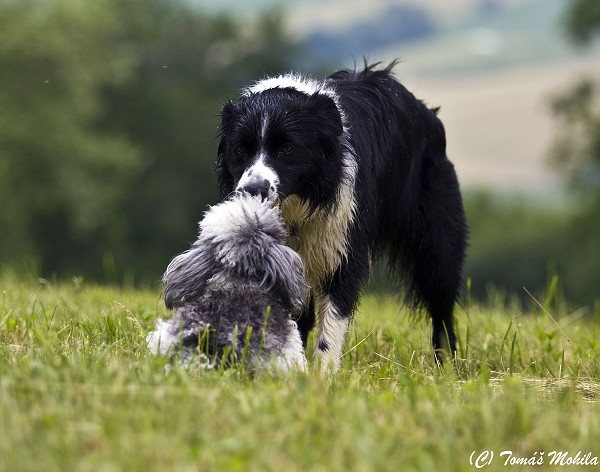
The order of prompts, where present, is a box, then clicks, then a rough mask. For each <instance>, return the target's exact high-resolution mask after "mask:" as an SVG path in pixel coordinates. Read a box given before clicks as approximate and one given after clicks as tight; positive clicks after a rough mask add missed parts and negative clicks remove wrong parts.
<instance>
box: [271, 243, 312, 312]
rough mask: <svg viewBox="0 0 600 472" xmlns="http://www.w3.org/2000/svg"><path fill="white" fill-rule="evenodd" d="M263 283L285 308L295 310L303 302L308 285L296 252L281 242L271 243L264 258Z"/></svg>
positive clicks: (300, 260)
mask: <svg viewBox="0 0 600 472" xmlns="http://www.w3.org/2000/svg"><path fill="white" fill-rule="evenodd" d="M264 270H265V279H264V283H265V285H266V286H267V287H268V288H269V290H271V292H273V293H274V294H275V295H276V296H277V297H278V298H279V299H280V300H281V302H282V303H283V305H284V306H286V308H288V309H290V310H292V311H296V310H299V309H300V308H301V307H302V306H303V305H304V302H305V299H306V293H307V290H308V286H307V285H306V281H305V278H304V266H303V265H302V259H300V256H299V255H298V253H297V252H295V251H294V250H293V249H291V248H289V247H288V246H285V245H283V244H274V245H272V246H271V247H270V248H269V250H268V251H267V253H266V254H265V258H264Z"/></svg>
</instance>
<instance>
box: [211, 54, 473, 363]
mask: <svg viewBox="0 0 600 472" xmlns="http://www.w3.org/2000/svg"><path fill="white" fill-rule="evenodd" d="M377 66H378V65H377V64H375V65H370V66H366V67H365V68H364V69H363V70H360V71H356V70H341V71H338V72H336V73H334V74H332V75H331V76H329V77H328V78H326V79H325V80H313V79H311V78H306V77H303V76H299V75H293V74H289V75H282V76H278V77H273V78H267V79H265V80H261V81H259V82H257V83H256V84H255V85H253V86H251V87H249V88H247V89H245V90H244V91H243V95H242V97H241V98H240V99H239V100H238V101H235V102H229V103H227V104H225V106H224V107H223V110H222V114H221V119H222V123H221V128H220V136H221V140H220V145H219V150H218V160H217V169H218V177H219V181H220V187H221V192H222V194H223V196H226V195H229V194H230V193H231V192H233V191H236V190H237V191H245V192H248V193H251V194H253V195H259V196H261V197H262V198H263V199H265V200H270V201H280V202H281V208H282V213H283V216H284V219H285V221H286V224H287V226H288V231H289V234H290V235H289V237H288V241H287V244H288V245H289V246H290V247H292V248H293V249H294V250H296V251H297V252H298V253H299V254H300V256H301V257H302V261H303V263H304V267H305V271H306V277H307V280H308V283H309V285H310V288H311V293H312V296H311V300H310V301H309V302H308V303H307V305H306V307H305V309H304V311H303V313H302V315H301V317H300V318H299V320H298V325H299V329H300V332H301V334H302V339H303V342H304V343H306V339H307V335H308V332H309V331H310V330H311V329H312V327H313V326H314V325H315V322H316V325H317V330H318V338H317V350H316V357H317V360H318V361H319V362H321V365H322V366H324V367H325V368H330V367H333V368H334V369H337V368H338V367H339V363H340V358H341V355H342V347H343V342H344V338H345V335H346V332H347V329H348V323H349V320H350V318H351V315H352V313H353V311H354V309H355V307H356V305H357V300H358V297H359V292H360V291H361V287H362V284H363V283H364V281H365V279H366V277H367V275H368V273H369V269H370V265H371V263H372V261H373V260H374V259H376V258H385V259H384V260H385V261H386V262H387V264H388V265H389V269H390V273H391V274H392V275H393V276H394V277H395V279H396V280H398V281H399V282H404V286H405V288H406V293H407V295H408V296H409V300H410V301H412V302H413V303H414V304H415V306H417V307H424V308H425V309H427V311H428V312H429V314H430V316H431V318H432V320H433V337H432V340H433V347H434V349H435V351H436V352H437V351H438V350H440V349H443V348H445V347H446V348H448V349H449V351H450V352H451V353H455V352H456V336H455V331H454V323H453V309H454V304H455V302H456V300H457V295H458V292H459V289H460V286H461V272H462V266H463V260H464V255H465V249H466V239H467V226H466V221H465V216H464V212H463V206H462V198H461V194H460V190H459V184H458V180H457V177H456V173H455V171H454V167H453V165H452V164H451V162H450V161H449V160H448V158H447V156H446V138H445V132H444V127H443V125H442V123H441V121H440V120H439V119H438V117H437V109H433V110H432V109H429V108H428V107H426V106H425V105H424V104H423V103H422V102H421V101H419V100H417V99H416V98H415V97H414V96H413V95H412V94H411V93H410V92H409V91H408V90H407V89H406V88H405V87H404V86H402V85H401V84H400V83H399V82H398V81H396V80H395V79H394V77H393V75H392V68H393V66H394V64H391V65H390V66H388V67H386V68H383V69H380V68H378V67H377ZM315 312H316V315H315Z"/></svg>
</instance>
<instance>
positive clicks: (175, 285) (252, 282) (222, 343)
mask: <svg viewBox="0 0 600 472" xmlns="http://www.w3.org/2000/svg"><path fill="white" fill-rule="evenodd" d="M286 237H287V233H286V231H285V229H284V223H283V220H282V218H281V215H280V211H279V209H278V208H276V207H274V206H273V204H272V203H271V202H267V201H262V200H261V198H260V197H251V196H250V195H249V194H245V193H239V194H235V195H233V197H232V198H231V199H229V200H227V201H224V202H222V203H220V204H219V205H216V206H213V207H211V208H210V209H209V210H208V211H207V212H206V213H205V215H204V218H203V220H202V221H201V222H200V233H199V236H198V240H197V241H196V242H195V243H194V244H193V245H192V247H191V248H190V249H189V250H188V251H186V252H184V253H183V254H180V255H179V256H177V257H175V258H174V259H173V260H172V261H171V263H170V264H169V266H168V267H167V270H166V272H165V274H164V277H163V283H164V296H165V304H166V305H167V307H168V308H177V311H176V313H175V315H174V316H173V318H171V319H170V320H166V321H163V320H159V321H158V323H157V326H156V329H155V330H154V331H153V332H151V333H150V334H149V335H148V338H147V341H148V347H149V348H150V350H151V351H152V352H153V353H155V354H158V353H160V354H174V353H177V352H180V353H181V354H182V357H183V360H184V362H187V363H189V362H199V363H200V364H202V365H203V366H205V367H209V368H212V367H216V366H217V365H219V363H220V362H221V361H222V360H223V356H224V354H225V353H227V352H229V353H230V355H229V356H227V359H226V360H231V359H232V358H233V359H236V360H237V361H242V360H244V362H245V364H246V366H249V367H252V368H259V369H263V368H267V367H275V368H277V369H279V370H284V371H286V370H289V369H291V368H299V369H304V368H305V367H306V357H305V355H304V349H303V347H302V341H301V339H300V334H299V332H298V329H297V326H296V323H295V322H294V321H293V320H292V317H297V316H298V315H299V313H300V311H301V310H302V306H303V304H304V302H305V297H306V291H307V285H306V282H305V279H304V269H303V266H302V261H301V259H300V256H299V255H298V254H297V253H296V252H294V251H293V250H292V249H290V248H289V247H287V246H285V239H286ZM228 350H229V351H228Z"/></svg>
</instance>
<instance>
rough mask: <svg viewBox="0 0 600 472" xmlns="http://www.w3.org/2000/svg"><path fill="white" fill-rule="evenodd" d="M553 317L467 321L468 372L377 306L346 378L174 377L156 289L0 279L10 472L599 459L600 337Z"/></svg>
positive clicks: (580, 319) (420, 329) (463, 319)
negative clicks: (551, 456) (554, 455)
mask: <svg viewBox="0 0 600 472" xmlns="http://www.w3.org/2000/svg"><path fill="white" fill-rule="evenodd" d="M550 302H551V300H550V301H548V300H546V299H543V300H541V301H540V303H541V305H542V307H544V305H545V304H546V305H548V306H547V307H546V308H539V309H537V310H534V311H533V312H531V313H523V312H522V311H520V308H519V307H518V306H516V305H515V306H511V305H510V304H509V305H508V307H507V306H505V305H504V304H500V303H497V304H493V305H492V306H489V307H488V306H481V305H478V304H474V303H469V304H467V305H466V306H463V307H461V308H459V309H458V310H457V318H458V320H457V327H458V334H459V340H460V348H459V356H458V357H459V358H458V359H457V361H456V362H455V363H452V362H446V363H445V364H444V365H443V366H438V365H436V363H435V361H434V359H433V355H432V353H431V350H430V346H429V338H430V333H429V330H430V326H429V324H428V323H427V322H426V321H425V320H421V319H419V318H416V319H415V318H414V317H411V316H410V314H409V313H408V311H407V310H406V309H404V308H403V307H402V306H401V305H400V304H398V303H397V302H395V301H394V300H393V299H391V298H388V297H377V296H374V295H368V296H366V297H365V298H364V300H363V303H362V304H361V307H360V310H359V312H358V313H357V315H356V318H355V321H354V323H353V324H352V327H351V332H350V335H349V337H348V341H347V343H346V346H345V355H344V357H343V361H342V367H341V370H340V372H339V373H338V375H337V376H336V377H335V378H334V379H331V380H327V379H323V378H322V377H321V376H320V375H319V374H318V373H317V372H313V371H312V370H311V371H309V372H308V373H298V374H293V375H291V376H288V377H278V376H276V375H271V374H263V375H257V376H251V375H247V373H245V372H243V370H241V369H237V370H235V369H232V370H228V371H223V372H207V371H200V370H193V369H192V370H184V369H181V368H178V367H177V366H175V368H173V369H171V370H170V371H169V373H168V374H167V373H166V370H165V366H166V365H167V363H168V360H167V359H163V358H153V357H151V356H150V355H149V354H148V352H147V350H146V346H145V336H146V334H147V332H148V331H149V330H150V329H152V327H153V325H154V322H155V319H156V317H157V316H166V315H167V311H166V310H165V308H164V306H163V304H162V300H161V299H160V296H159V293H158V291H157V290H132V289H127V290H126V289H119V288H114V287H113V288H111V287H99V286H93V285H87V284H85V283H83V282H82V281H81V280H78V279H76V280H74V281H73V282H70V283H54V282H48V281H41V282H39V281H36V280H30V281H22V280H16V279H14V278H10V277H4V278H0V470H6V471H20V470H31V471H33V470H36V471H37V470H44V471H65V470H82V471H86V470H89V471H96V470H128V471H135V470H145V471H148V470H161V471H164V470H178V471H179V470H203V471H204V470H215V471H217V470H218V471H223V470H240V471H246V470H251V471H252V470H256V471H263V470H274V471H275V470H277V471H280V470H286V471H288V470H289V471H300V470H302V471H304V470H356V471H365V470H367V471H368V470H393V471H398V470H403V471H404V470H470V469H471V466H470V465H469V457H470V455H471V453H472V452H473V451H474V450H476V451H481V450H484V449H487V450H492V451H495V453H496V454H498V453H499V452H501V451H503V450H512V451H513V452H514V453H515V455H521V456H526V455H527V456H530V455H532V454H533V453H534V452H536V451H540V452H546V453H548V452H550V451H552V450H564V451H570V452H571V453H572V454H573V455H574V454H576V453H577V452H578V451H580V450H581V451H584V452H585V453H587V452H589V451H591V452H592V453H594V455H596V456H598V455H600V449H598V444H600V405H599V404H598V399H599V396H600V326H599V321H598V319H588V318H587V317H585V316H580V314H579V313H577V312H575V313H568V312H553V311H552V303H550ZM309 355H310V353H309ZM442 465H443V466H442ZM491 469H492V470H500V469H502V470H504V469H505V467H504V466H503V464H502V462H501V461H500V460H496V461H495V462H494V463H493V464H492V466H491Z"/></svg>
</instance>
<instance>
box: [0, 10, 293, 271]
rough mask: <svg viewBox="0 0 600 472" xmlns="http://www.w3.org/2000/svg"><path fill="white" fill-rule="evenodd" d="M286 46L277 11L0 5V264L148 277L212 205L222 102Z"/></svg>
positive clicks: (284, 60) (267, 68)
mask: <svg viewBox="0 0 600 472" xmlns="http://www.w3.org/2000/svg"><path fill="white" fill-rule="evenodd" d="M298 51H299V49H298V47H297V46H296V45H295V43H294V42H293V41H291V40H290V39H289V38H287V37H286V36H285V33H284V31H283V28H282V21H281V15H279V14H277V13H272V14H267V15H264V16H262V17H261V18H260V19H258V20H256V21H248V20H246V21H244V23H243V24H242V23H241V21H236V20H235V19H232V18H228V17H223V16H220V17H207V16H205V15H203V14H202V12H201V11H199V10H197V9H194V8H192V7H191V6H190V5H189V4H188V3H187V2H184V1H182V0H181V1H177V0H173V1H165V0H127V1H121V0H104V1H102V2H85V1H81V0H41V1H40V0H23V1H15V0H0V83H2V84H3V86H2V87H1V88H0V201H2V212H0V228H2V229H1V230H0V261H2V262H5V263H8V264H11V265H19V264H21V263H22V262H23V260H24V259H30V260H33V261H35V262H36V263H37V264H39V265H40V266H41V273H42V274H48V273H52V272H57V273H58V274H60V275H68V274H71V273H76V274H85V275H88V276H92V277H95V278H98V277H100V278H101V277H102V276H104V275H106V276H108V277H109V278H111V279H112V278H113V277H115V268H114V266H115V264H116V266H118V267H119V270H118V271H117V272H121V274H120V276H122V271H123V270H124V269H127V270H128V271H129V272H130V273H135V277H136V279H138V280H140V279H141V280H156V279H157V278H158V276H159V275H160V273H161V271H162V270H163V269H164V267H165V265H166V263H167V262H168V261H169V259H170V257H172V256H173V255H174V254H175V253H176V252H177V251H181V250H183V249H185V248H186V247H187V245H188V244H189V242H190V241H191V240H193V239H194V237H195V232H196V222H197V220H198V219H199V218H200V216H201V213H202V210H203V209H204V207H205V206H206V204H207V203H211V202H214V201H215V200H216V198H217V192H216V184H215V181H214V172H213V167H214V160H215V155H216V139H215V137H216V132H217V126H218V113H219V110H220V107H221V104H222V103H223V102H224V101H225V100H226V98H227V97H235V96H237V95H238V93H239V88H240V87H241V86H242V85H243V84H245V83H248V82H249V81H250V80H254V79H256V78H257V77H261V76H262V75H264V74H267V73H274V72H280V71H282V70H283V69H288V68H290V67H291V65H292V64H293V63H294V58H295V57H296V55H297V54H298ZM102 261H104V263H103V262H102ZM103 264H104V265H103ZM120 276H119V277H120Z"/></svg>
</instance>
